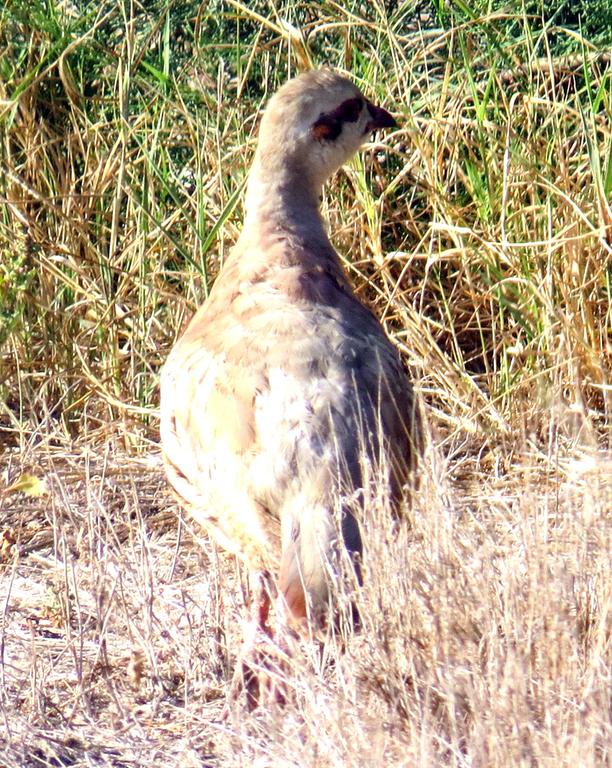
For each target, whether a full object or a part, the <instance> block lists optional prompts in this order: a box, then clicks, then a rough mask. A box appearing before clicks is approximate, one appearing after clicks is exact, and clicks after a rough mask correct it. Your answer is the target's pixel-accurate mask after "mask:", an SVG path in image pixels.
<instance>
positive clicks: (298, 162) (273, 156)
mask: <svg viewBox="0 0 612 768" xmlns="http://www.w3.org/2000/svg"><path fill="white" fill-rule="evenodd" d="M395 125H396V122H395V120H394V118H393V117H392V116H391V114H389V112H387V111H386V110H385V109H382V108H381V107H377V106H375V105H374V104H372V102H371V101H369V100H368V99H366V97H365V96H364V95H363V94H362V93H361V91H360V90H359V89H358V88H357V87H356V86H355V85H354V84H353V83H352V82H351V81H350V80H348V79H347V78H346V77H343V76H342V75H339V74H338V73H336V72H333V71H331V70H324V69H323V70H312V71H309V72H305V73H304V74H301V75H299V76H298V77H295V78H293V79H292V80H289V81H288V82H287V83H285V85H283V87H282V88H281V89H280V90H279V91H278V92H277V93H276V94H275V95H274V96H273V97H272V98H271V99H270V101H269V103H268V106H267V108H266V111H265V113H264V116H263V119H262V122H261V128H260V133H259V143H258V147H257V156H256V163H257V164H258V166H259V170H260V171H261V170H262V169H270V171H271V173H278V172H279V171H284V172H286V173H285V174H283V175H287V176H288V177H289V178H291V179H292V182H293V183H295V182H300V183H302V184H304V185H308V186H312V188H313V189H316V191H317V194H318V192H319V190H320V187H321V186H322V185H323V183H324V182H325V181H326V180H327V179H328V178H329V177H330V176H331V175H332V174H333V173H334V171H336V170H337V169H338V168H339V167H340V166H341V165H342V164H343V163H345V162H346V161H347V160H348V159H349V158H350V157H352V155H353V154H354V153H355V152H356V151H357V150H358V149H359V147H360V146H361V145H362V144H363V143H364V142H365V141H366V140H367V138H368V137H369V135H370V134H371V133H372V132H373V131H375V130H377V129H379V128H392V127H394V126H395Z"/></svg>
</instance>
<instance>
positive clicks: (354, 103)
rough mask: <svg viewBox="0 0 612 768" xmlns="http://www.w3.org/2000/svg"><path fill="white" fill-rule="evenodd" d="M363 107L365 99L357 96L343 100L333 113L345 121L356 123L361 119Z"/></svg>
mask: <svg viewBox="0 0 612 768" xmlns="http://www.w3.org/2000/svg"><path fill="white" fill-rule="evenodd" d="M362 108H363V101H362V100H361V99H360V98H359V97H356V98H354V99H347V100H346V101H343V102H342V104H340V106H339V107H337V108H336V109H334V111H333V112H332V113H331V114H332V115H333V116H334V117H335V118H336V119H338V120H340V121H341V122H343V123H356V122H357V120H359V115H360V114H361V110H362Z"/></svg>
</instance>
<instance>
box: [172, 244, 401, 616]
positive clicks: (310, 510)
mask: <svg viewBox="0 0 612 768" xmlns="http://www.w3.org/2000/svg"><path fill="white" fill-rule="evenodd" d="M414 435H415V429H414V407H413V402H412V394H411V388H410V385H409V382H408V379H407V377H406V374H405V373H404V371H403V368H402V365H401V362H400V360H399V357H398V354H397V352H396V350H395V348H394V347H393V345H392V344H391V343H390V341H389V340H388V339H387V337H386V335H385V333H384V331H383V329H382V327H381V326H380V324H379V322H378V321H377V320H376V318H375V317H374V315H373V314H372V313H371V312H370V311H369V310H368V309H367V308H366V307H364V306H363V304H361V302H360V301H359V300H358V299H357V298H356V297H355V296H354V294H353V291H352V289H351V288H350V286H349V284H348V282H347V280H346V277H345V276H344V273H343V271H342V268H341V266H340V263H339V259H338V256H337V254H336V253H335V252H334V250H333V248H332V247H331V245H330V244H329V242H325V241H321V240H318V241H317V240H315V241H313V242H308V238H307V237H306V238H304V237H300V236H295V235H292V234H289V233H283V232H279V231H277V230H271V231H265V230H262V231H261V232H260V233H259V236H258V238H257V239H256V240H252V239H251V240H249V239H245V240H243V241H242V242H240V243H239V244H238V246H237V248H236V249H235V250H234V252H233V253H232V255H231V257H230V259H229V260H228V263H227V264H226V265H225V267H224V269H223V270H222V273H221V275H220V276H219V279H218V281H217V283H216V284H215V287H214V289H213V291H212V293H211V296H210V297H209V299H208V301H207V302H206V304H205V305H204V306H203V307H202V308H201V309H200V311H199V312H198V313H197V314H196V315H195V317H194V318H193V320H192V322H191V324H190V326H189V327H188V329H187V331H186V333H185V334H184V336H183V337H182V339H181V340H180V341H179V343H178V344H177V346H176V347H175V349H174V350H173V352H172V354H171V356H170V358H169V360H168V362H167V364H166V366H165V369H164V372H163V380H162V438H163V445H164V453H165V460H166V465H167V468H168V473H169V476H170V479H171V482H172V483H173V485H174V488H175V490H176V491H177V493H178V494H179V495H180V496H181V497H182V499H183V500H184V501H185V502H186V503H187V506H188V507H189V508H190V510H191V512H192V514H193V515H194V516H195V517H196V519H197V520H198V521H199V522H200V523H202V524H203V525H205V526H206V527H207V528H209V529H210V530H212V532H213V533H214V534H215V535H216V536H217V538H218V539H219V540H220V541H221V543H222V544H223V546H225V547H226V548H228V549H230V550H231V551H234V552H236V554H238V555H241V556H242V557H244V558H245V559H246V560H247V561H248V562H249V563H250V564H251V566H253V567H255V568H259V569H265V570H271V571H275V570H277V569H278V568H279V567H280V569H281V578H280V588H281V590H283V591H284V592H285V594H286V595H287V600H288V602H289V604H290V607H291V606H292V604H293V607H294V609H295V611H297V612H298V613H299V612H303V611H305V605H304V606H302V605H301V604H300V601H303V600H304V598H305V595H304V589H305V590H306V593H307V594H308V595H309V597H310V600H311V601H312V603H313V605H314V606H315V608H316V607H320V606H318V604H322V603H324V602H325V601H326V599H327V573H326V570H327V564H328V561H329V560H330V558H331V557H332V554H333V552H332V551H333V550H334V549H336V548H337V540H338V530H339V528H338V526H340V529H341V536H342V538H343V539H344V544H345V546H346V547H347V549H348V550H349V551H360V549H361V540H360V534H359V524H358V521H357V520H355V519H354V515H355V510H354V508H355V504H354V500H353V503H352V505H351V510H350V511H349V508H348V505H349V503H348V501H346V502H343V499H345V500H346V499H350V497H351V494H354V492H355V491H356V490H358V489H360V488H362V487H363V485H364V484H365V483H366V482H368V476H370V477H378V478H379V479H380V477H381V473H382V474H383V475H384V474H385V472H387V480H388V483H389V485H390V493H391V498H392V499H393V500H394V501H395V503H397V502H398V501H399V497H400V488H401V486H402V485H403V483H404V482H405V481H406V478H407V474H408V471H409V468H410V464H411V460H412V455H413V447H412V445H411V441H412V440H413V439H414ZM292 596H293V597H292Z"/></svg>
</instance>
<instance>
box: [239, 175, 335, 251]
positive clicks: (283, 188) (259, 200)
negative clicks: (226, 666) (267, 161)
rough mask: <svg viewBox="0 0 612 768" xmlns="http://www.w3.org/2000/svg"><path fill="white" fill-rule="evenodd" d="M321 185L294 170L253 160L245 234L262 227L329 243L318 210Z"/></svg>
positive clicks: (247, 194)
mask: <svg viewBox="0 0 612 768" xmlns="http://www.w3.org/2000/svg"><path fill="white" fill-rule="evenodd" d="M321 186H322V185H321V184H314V183H312V182H311V181H310V180H309V179H308V178H307V176H305V174H303V173H300V172H299V171H296V170H295V169H292V168H289V167H283V166H277V167H264V166H263V165H262V164H261V163H255V165H254V166H253V168H252V170H251V173H250V175H249V182H248V186H247V193H246V200H245V209H246V216H245V220H244V233H245V234H246V235H252V234H254V233H256V232H257V231H258V229H260V228H262V227H265V228H266V229H268V230H269V229H270V228H272V229H276V230H278V231H285V232H288V233H290V234H293V235H295V236H297V237H301V236H304V237H308V239H310V240H312V239H313V238H314V239H317V240H323V241H325V242H328V237H327V232H326V229H325V224H324V222H323V218H322V217H321V212H320V210H319V202H320V196H321Z"/></svg>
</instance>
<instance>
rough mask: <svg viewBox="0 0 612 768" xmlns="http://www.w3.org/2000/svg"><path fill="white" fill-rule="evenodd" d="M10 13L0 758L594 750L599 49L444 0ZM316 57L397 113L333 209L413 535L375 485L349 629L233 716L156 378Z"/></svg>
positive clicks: (0, 83)
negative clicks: (414, 472)
mask: <svg viewBox="0 0 612 768" xmlns="http://www.w3.org/2000/svg"><path fill="white" fill-rule="evenodd" d="M18 5H19V4H18V3H14V2H13V3H12V4H9V5H8V6H7V9H8V10H6V11H5V12H4V13H3V14H2V15H0V38H2V39H1V41H0V42H2V43H3V45H4V47H5V49H6V55H5V57H4V59H3V61H2V62H0V146H1V150H0V152H1V154H0V167H1V174H0V198H1V203H2V208H1V210H0V310H1V312H2V318H3V321H4V325H3V327H2V328H0V344H1V345H2V346H1V347H0V374H1V379H0V380H1V382H2V383H1V384H0V393H1V394H2V403H0V408H1V410H0V451H1V453H0V462H1V468H2V471H3V474H2V479H1V481H0V483H1V484H0V723H2V724H3V726H4V727H0V765H6V766H43V765H55V766H60V765H75V766H80V765H83V766H86V765H108V766H126V765H142V764H145V763H146V762H152V763H154V764H156V765H161V766H165V765H167V766H171V765H172V766H174V765H180V766H190V765H194V766H196V765H197V766H203V765H219V766H220V765H223V766H225V765H256V766H268V765H270V766H276V765H279V766H284V765H287V766H290V765H296V766H338V767H340V766H342V767H344V766H352V765H355V766H368V765H371V766H380V765H397V766H427V767H428V768H429V767H430V766H458V767H459V766H461V768H464V767H465V768H467V767H468V766H469V767H470V768H471V767H476V766H478V767H480V766H482V767H483V768H489V766H500V768H510V766H512V767H513V768H514V767H515V766H530V767H531V766H540V765H541V766H551V767H552V766H554V767H555V768H556V767H557V766H565V765H567V766H573V767H576V766H580V768H582V767H583V766H584V767H585V768H588V767H589V766H593V768H595V767H599V766H603V765H606V764H609V762H610V760H611V754H610V746H609V745H610V743H611V739H610V735H611V734H610V727H609V703H610V702H609V651H610V638H609V606H610V577H609V573H610V551H609V541H610V511H611V510H612V484H611V480H610V477H612V454H611V448H612V445H611V432H610V417H611V412H612V395H611V388H610V387H611V384H610V363H611V360H612V341H611V339H612V314H611V310H610V299H611V293H612V279H611V273H610V261H611V259H610V255H611V243H612V234H611V232H612V213H611V211H610V206H609V199H610V193H611V187H612V170H611V169H612V161H611V145H612V135H611V132H610V117H611V113H612V103H611V96H610V82H611V71H610V59H609V54H608V53H606V52H605V51H604V52H602V51H601V50H598V49H597V47H596V46H594V45H592V44H591V43H589V41H588V40H585V39H582V41H580V42H581V46H582V47H580V45H578V51H577V53H574V54H573V55H572V56H571V57H566V56H560V55H558V53H557V52H556V50H555V49H554V41H555V40H557V42H558V39H559V37H562V38H563V36H564V35H566V34H567V33H564V32H563V30H562V29H560V28H554V27H553V26H549V27H548V28H547V29H546V30H544V29H543V28H542V27H541V26H539V21H538V19H534V18H527V17H524V16H522V17H521V16H519V17H517V18H516V19H514V21H512V20H511V19H510V20H509V17H507V16H504V15H502V14H499V15H497V16H494V15H492V16H489V17H485V16H482V17H479V18H476V19H475V20H472V21H471V22H470V23H466V21H465V19H463V18H461V14H460V13H459V12H458V11H456V9H455V11H453V13H454V14H455V15H452V14H451V13H450V11H449V12H448V13H449V15H448V16H446V17H445V18H444V19H443V20H442V21H440V22H439V23H438V22H434V19H433V16H432V15H431V14H429V15H428V14H425V15H423V16H421V17H420V19H418V18H417V17H416V16H414V14H412V15H411V14H410V13H409V12H408V10H409V9H407V7H406V9H405V10H404V11H402V10H401V9H400V10H396V11H394V12H393V13H391V12H389V13H388V14H387V13H385V12H384V10H383V8H382V5H381V4H379V3H371V4H363V3H361V4H360V3H358V2H354V3H347V4H346V5H345V6H343V7H336V6H335V5H334V4H333V3H327V4H320V5H319V4H309V6H310V7H309V8H308V9H307V8H305V7H303V6H300V5H299V4H295V3H286V4H284V5H283V6H282V8H281V9H280V10H279V12H278V13H275V12H274V11H272V10H270V8H271V6H270V5H269V4H266V3H264V2H263V1H262V2H261V3H252V4H244V5H242V4H240V3H237V2H227V3H219V4H218V5H219V8H217V9H212V10H210V9H208V8H207V7H205V6H202V7H200V8H195V9H191V8H190V7H189V4H187V3H186V4H182V3H175V5H174V6H172V7H170V6H168V7H166V6H163V9H162V11H160V12H159V13H158V12H155V13H153V12H151V13H150V15H148V14H147V13H146V12H145V11H143V10H142V9H141V8H140V9H138V8H137V9H133V12H134V13H135V14H136V18H135V19H130V17H129V9H128V10H125V9H124V8H123V6H121V5H119V4H116V5H115V4H113V3H110V4H108V5H107V6H106V5H105V6H104V7H103V8H102V10H101V11H100V13H99V14H98V15H95V14H94V15H89V16H87V15H86V14H85V13H84V12H82V9H81V10H78V8H77V6H72V5H70V4H68V3H64V4H62V5H61V6H59V5H58V6H55V5H53V4H51V5H49V6H48V7H47V6H46V11H45V13H44V14H39V15H38V16H37V17H36V16H35V14H34V11H32V12H31V15H30V16H28V14H27V13H25V12H24V11H23V9H22V12H20V13H18V12H17V10H18ZM30 5H31V7H32V8H33V9H36V8H38V5H37V4H36V3H32V4H30ZM247 5H248V7H247ZM446 5H447V6H448V7H449V8H451V7H452V8H455V6H454V4H452V3H451V4H446ZM366 6H367V8H366ZM49 8H54V9H55V11H54V13H51V12H50V11H49ZM254 8H256V9H257V10H258V12H260V18H258V17H256V16H254V13H253V9H254ZM16 9H17V10H16ZM402 13H403V14H404V15H403V16H402ZM54 14H55V15H54ZM283 20H284V21H289V22H291V25H293V26H288V25H287V24H284V22H283ZM300 32H301V34H300ZM575 37H578V36H577V35H575ZM502 44H503V45H502ZM219 57H221V58H219ZM308 59H311V60H313V61H314V62H315V63H317V64H321V63H327V64H330V65H332V66H336V67H340V68H342V67H347V68H348V69H349V70H350V71H351V72H352V74H353V76H354V77H355V78H356V80H357V81H358V82H360V84H362V85H363V87H364V88H365V89H366V90H367V92H368V93H369V94H370V95H372V96H374V97H376V98H377V99H378V100H384V103H385V105H386V106H388V107H390V108H392V109H394V110H397V111H398V113H399V114H400V115H401V122H402V127H401V128H400V129H399V130H398V131H396V132H394V133H393V134H391V135H390V136H387V137H385V138H384V139H383V141H382V143H376V144H372V145H371V146H370V147H369V148H368V149H367V150H366V152H365V153H364V154H363V156H362V158H360V159H358V160H357V161H356V162H355V163H354V164H353V165H352V166H351V167H350V168H348V169H345V170H344V171H342V172H341V173H340V174H339V175H338V177H337V178H336V179H335V180H334V182H333V184H332V185H331V187H330V190H329V192H328V194H327V198H326V201H325V203H324V209H325V213H326V215H327V216H328V218H329V219H330V225H331V230H332V232H333V233H334V240H335V242H336V243H337V245H338V247H339V249H340V250H341V251H342V252H343V253H345V254H350V260H348V259H347V264H346V266H347V269H348V270H349V271H350V272H351V274H352V277H353V279H354V281H355V283H356V285H357V287H358V290H359V291H360V292H361V293H362V295H364V297H366V298H367V299H368V300H369V301H370V302H371V303H372V304H373V305H374V306H375V308H376V309H377V311H378V312H379V314H380V316H381V317H382V318H383V320H384V322H385V323H386V325H387V328H388V330H389V332H390V334H391V335H392V337H393V338H394V339H395V340H396V342H397V344H398V345H399V347H400V349H401V350H402V351H403V353H404V355H405V359H406V362H407V364H408V365H409V366H410V368H411V370H412V371H413V373H414V376H415V379H416V380H417V382H418V389H419V392H420V394H421V397H422V399H423V401H424V403H425V404H426V408H427V413H428V419H429V423H430V427H431V446H432V447H430V448H429V450H428V453H427V456H426V457H425V459H424V461H423V481H422V486H421V488H420V491H419V493H418V494H417V495H416V497H415V500H414V506H413V508H412V509H411V510H410V512H409V513H408V521H407V523H406V525H405V526H400V527H399V528H393V527H392V526H391V524H390V523H389V519H388V516H387V515H386V514H385V509H384V504H380V503H374V504H373V505H372V510H371V520H370V523H369V525H370V528H371V530H370V532H369V534H368V535H367V537H366V540H367V553H366V580H365V586H364V588H363V590H361V592H360V593H359V597H358V599H359V603H360V612H361V616H362V621H363V628H362V630H361V632H359V633H358V634H356V635H355V636H353V637H351V638H350V639H349V641H348V643H347V644H346V648H345V649H344V651H343V652H340V650H339V649H338V647H337V645H336V644H335V643H330V644H329V645H328V646H327V650H325V651H324V652H323V651H322V650H321V648H320V646H319V645H318V644H317V643H316V642H314V641H313V642H307V641H302V642H301V646H302V647H300V648H295V649H293V651H292V657H291V659H290V661H289V663H288V664H289V670H288V674H287V679H288V686H289V701H288V704H287V705H286V706H285V707H284V708H280V707H278V706H270V707H269V708H267V709H265V710H260V711H257V712H254V713H251V714H249V713H247V712H246V711H245V709H244V708H243V707H242V705H241V704H236V705H235V706H234V707H233V709H231V711H230V715H229V717H227V718H226V719H222V717H221V710H222V708H223V705H224V702H225V694H226V692H227V688H228V685H229V681H230V680H231V675H232V670H233V666H234V663H235V659H236V654H237V652H238V650H239V646H240V638H241V633H242V621H243V619H244V616H245V612H244V603H245V600H246V599H247V597H248V595H247V590H246V586H245V584H244V579H243V574H241V573H240V571H239V570H238V568H237V566H236V564H235V563H234V562H233V561H232V560H231V559H230V558H228V557H226V556H225V555H224V554H223V553H221V552H218V551H216V550H215V549H214V548H213V547H212V545H211V544H210V543H209V542H208V541H206V540H205V541H201V542H199V543H196V538H197V532H191V531H190V529H189V524H188V523H187V522H179V519H178V517H177V515H176V511H177V510H176V507H175V505H174V504H173V503H172V502H171V500H170V499H169V497H168V496H167V491H166V488H165V483H164V480H163V477H162V474H161V471H160V466H159V462H158V459H157V456H158V449H157V444H156V441H157V416H156V408H157V396H158V395H157V375H158V371H159V367H160V365H161V363H162V361H163V360H164V359H165V356H166V354H167V352H168V350H169V348H170V346H171V345H172V343H173V341H174V339H175V338H176V336H177V334H178V333H179V332H180V329H181V327H182V325H183V324H184V322H185V320H186V319H187V318H188V316H189V314H190V312H191V310H192V309H193V307H195V306H196V305H197V304H198V303H199V302H200V301H201V299H202V298H203V297H204V296H205V294H206V291H207V289H208V286H209V285H210V283H211V281H212V280H213V279H214V276H215V274H216V272H217V271H218V267H219V263H220V261H221V260H222V258H223V256H224V254H225V253H226V252H227V250H228V248H229V247H230V246H231V244H232V243H233V241H234V240H235V238H236V234H237V231H238V228H239V226H240V220H241V208H240V191H241V188H242V187H241V185H242V182H243V179H244V175H245V173H246V170H247V169H248V165H249V162H250V158H251V157H252V153H253V150H254V136H255V132H256V126H257V115H258V110H259V108H260V106H261V105H262V103H263V102H264V101H265V98H267V96H268V95H269V94H270V92H272V91H273V90H274V89H275V88H276V87H277V85H278V84H279V83H280V82H282V81H284V79H285V78H286V77H287V76H288V75H289V74H290V73H291V72H292V71H294V68H295V66H296V62H299V61H306V60H308ZM92 71H93V72H94V73H95V75H92ZM24 473H29V474H31V475H33V476H35V477H36V478H38V479H39V480H42V481H44V484H45V485H44V486H43V487H41V486H37V485H36V483H34V482H31V483H30V484H29V486H28V484H27V483H26V490H29V492H30V493H31V492H32V491H34V492H42V495H41V496H39V497H33V496H29V495H27V494H24V493H20V492H17V491H15V490H13V491H11V490H10V488H11V486H13V487H14V484H15V481H17V480H18V478H19V477H20V476H22V475H23V474H24ZM194 534H195V536H194Z"/></svg>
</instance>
